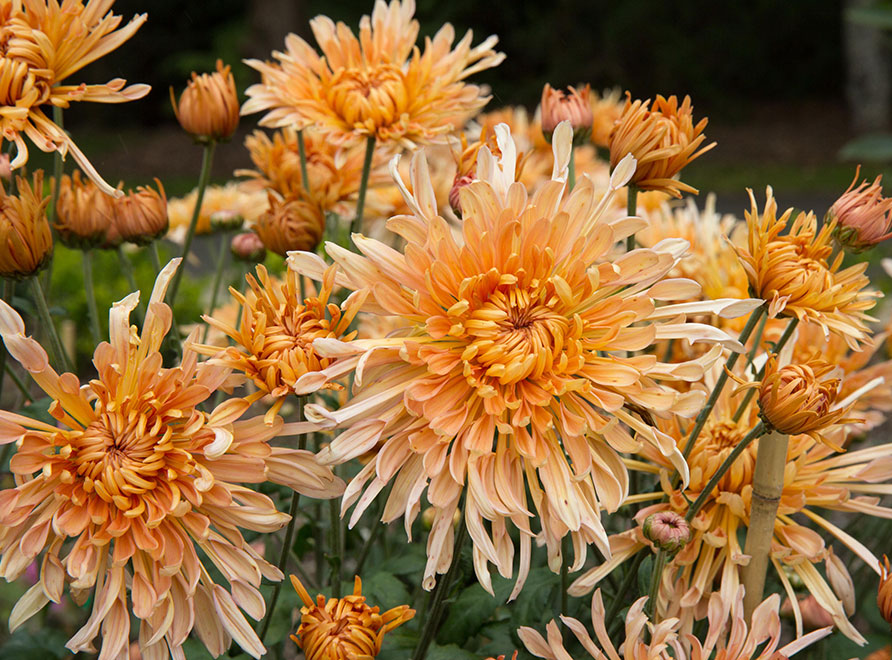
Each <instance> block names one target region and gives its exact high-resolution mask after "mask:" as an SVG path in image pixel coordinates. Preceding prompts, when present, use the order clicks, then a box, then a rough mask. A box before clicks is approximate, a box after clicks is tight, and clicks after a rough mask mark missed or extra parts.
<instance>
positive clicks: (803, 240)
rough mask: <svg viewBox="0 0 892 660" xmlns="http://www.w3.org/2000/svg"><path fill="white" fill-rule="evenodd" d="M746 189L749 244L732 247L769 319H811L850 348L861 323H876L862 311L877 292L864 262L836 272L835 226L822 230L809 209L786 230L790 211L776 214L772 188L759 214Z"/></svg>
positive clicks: (861, 337)
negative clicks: (830, 260) (832, 237)
mask: <svg viewBox="0 0 892 660" xmlns="http://www.w3.org/2000/svg"><path fill="white" fill-rule="evenodd" d="M749 192H750V200H751V201H752V210H751V211H749V212H747V213H746V222H747V226H748V228H749V237H748V244H747V247H745V248H743V247H736V246H735V250H736V251H737V254H738V256H739V257H740V261H741V263H742V264H743V267H744V269H745V270H746V274H747V277H748V278H749V282H750V290H751V291H752V293H753V295H755V296H757V297H759V298H762V299H763V300H765V301H767V302H768V304H769V308H768V314H769V316H770V317H774V316H777V315H778V314H784V315H785V316H795V317H796V318H798V319H799V320H800V321H804V320H806V319H807V320H809V321H812V322H814V323H816V324H818V325H819V326H820V327H822V328H823V329H824V331H825V332H835V333H837V334H839V335H841V336H842V337H843V338H844V339H845V340H846V342H848V344H849V346H851V347H852V349H854V350H857V348H858V344H859V343H861V342H864V341H866V340H867V338H868V336H869V331H868V329H867V326H866V325H865V322H867V321H874V320H875V319H873V318H871V317H870V316H868V315H867V314H865V312H866V311H867V310H869V309H871V308H872V307H873V306H874V305H876V299H877V298H878V297H879V296H880V294H879V293H877V292H875V291H871V290H869V289H866V287H867V286H868V284H870V280H869V279H868V278H867V276H866V275H865V274H864V271H865V270H866V269H867V262H863V263H860V264H856V265H854V266H850V267H849V268H846V269H844V270H840V266H841V265H842V260H843V257H844V256H845V255H844V254H843V252H842V251H840V252H839V254H837V255H836V257H835V258H834V259H833V261H832V263H831V262H828V261H827V260H828V259H829V258H830V256H831V254H832V253H833V246H832V244H831V236H832V234H833V224H832V223H830V224H825V225H824V226H823V227H822V228H821V230H820V231H818V229H817V219H816V218H815V215H814V214H813V213H800V214H799V215H798V216H796V219H795V220H793V224H792V226H791V227H790V230H789V232H788V233H786V234H783V235H781V232H782V231H783V230H784V229H786V228H787V224H788V222H789V219H790V216H791V215H792V213H793V209H787V211H786V212H785V213H784V214H783V215H782V216H781V217H780V218H778V217H777V202H775V200H774V196H773V194H772V191H771V188H770V187H769V188H768V189H767V192H766V195H767V200H766V202H765V209H764V211H763V212H762V214H761V215H760V214H759V210H758V208H757V206H756V200H755V197H753V193H752V191H749Z"/></svg>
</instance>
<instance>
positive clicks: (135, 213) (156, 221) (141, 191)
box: [114, 179, 168, 245]
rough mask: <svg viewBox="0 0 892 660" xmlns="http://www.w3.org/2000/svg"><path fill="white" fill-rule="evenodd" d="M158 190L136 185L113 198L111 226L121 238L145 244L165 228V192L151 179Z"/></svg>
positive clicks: (159, 234) (137, 243) (159, 183)
mask: <svg viewBox="0 0 892 660" xmlns="http://www.w3.org/2000/svg"><path fill="white" fill-rule="evenodd" d="M155 185H156V186H158V190H155V189H154V188H150V187H149V186H139V188H137V189H136V190H131V191H128V192H127V194H126V195H124V196H123V197H119V198H118V199H116V200H114V210H115V221H114V222H115V227H116V229H117V230H118V234H119V235H120V236H121V239H122V240H124V241H127V242H129V243H135V244H136V245H147V244H149V243H151V242H152V241H154V240H155V239H156V238H158V237H159V236H161V235H162V234H164V233H166V232H167V226H168V222H167V195H165V194H164V186H162V185H161V182H160V181H159V180H158V179H155Z"/></svg>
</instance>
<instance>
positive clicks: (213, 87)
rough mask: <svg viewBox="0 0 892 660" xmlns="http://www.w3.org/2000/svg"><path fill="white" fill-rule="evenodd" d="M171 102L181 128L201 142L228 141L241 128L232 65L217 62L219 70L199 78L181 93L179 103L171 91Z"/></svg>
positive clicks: (194, 79)
mask: <svg viewBox="0 0 892 660" xmlns="http://www.w3.org/2000/svg"><path fill="white" fill-rule="evenodd" d="M170 103H171V105H173V112H174V114H175V115H176V117H177V121H178V122H180V126H182V127H183V130H184V131H186V132H187V133H188V134H189V135H191V136H192V137H193V138H195V139H196V140H197V141H199V142H208V141H216V140H228V139H229V138H230V137H232V134H233V133H235V129H237V128H238V118H239V114H238V93H237V92H236V91H235V78H233V77H232V71H231V70H230V67H229V65H226V66H223V60H217V70H216V71H214V72H213V73H203V74H201V75H198V74H197V73H195V72H194V71H193V72H192V79H191V80H190V81H189V82H188V84H187V85H186V89H185V90H183V93H182V94H180V101H179V103H177V99H176V96H174V93H173V87H171V88H170Z"/></svg>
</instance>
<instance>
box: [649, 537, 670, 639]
mask: <svg viewBox="0 0 892 660" xmlns="http://www.w3.org/2000/svg"><path fill="white" fill-rule="evenodd" d="M665 567H666V551H665V550H663V549H662V548H660V549H659V550H657V558H656V560H655V561H654V571H653V573H652V574H651V578H650V579H651V583H650V598H648V599H647V605H646V609H647V611H648V613H649V614H650V621H651V623H652V624H653V625H657V624H658V623H659V622H660V608H659V607H658V603H657V601H658V599H659V598H660V585H661V584H662V582H663V569H664V568H665Z"/></svg>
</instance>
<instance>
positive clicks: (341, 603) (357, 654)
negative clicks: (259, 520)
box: [291, 575, 415, 660]
mask: <svg viewBox="0 0 892 660" xmlns="http://www.w3.org/2000/svg"><path fill="white" fill-rule="evenodd" d="M291 584H292V585H293V586H294V590H295V591H296V592H297V593H298V595H299V596H300V599H301V601H302V602H303V607H301V608H300V626H299V627H298V629H297V634H296V635H291V639H292V640H294V643H295V644H297V645H298V646H299V647H300V648H301V649H302V650H303V652H304V655H305V656H306V657H307V658H313V659H314V660H373V658H375V657H376V656H377V655H378V653H380V651H381V644H382V642H383V641H384V635H386V634H387V633H389V632H390V631H391V630H393V629H394V628H398V627H399V626H401V625H403V624H404V623H406V621H409V620H411V619H412V617H414V616H415V610H413V609H410V608H409V606H408V605H398V606H397V607H392V608H391V609H389V610H387V611H386V612H381V610H380V608H379V607H378V606H377V605H374V606H372V605H368V604H367V603H366V601H365V596H363V595H362V580H360V579H359V576H358V575H357V576H356V579H355V580H354V582H353V593H352V594H351V595H349V596H344V597H343V598H326V597H325V596H324V595H322V594H319V595H318V596H316V600H315V602H314V601H313V599H312V598H310V594H309V593H308V592H307V590H306V588H305V587H304V585H303V584H301V581H300V580H298V579H297V578H296V577H294V576H293V575H292V576H291Z"/></svg>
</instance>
